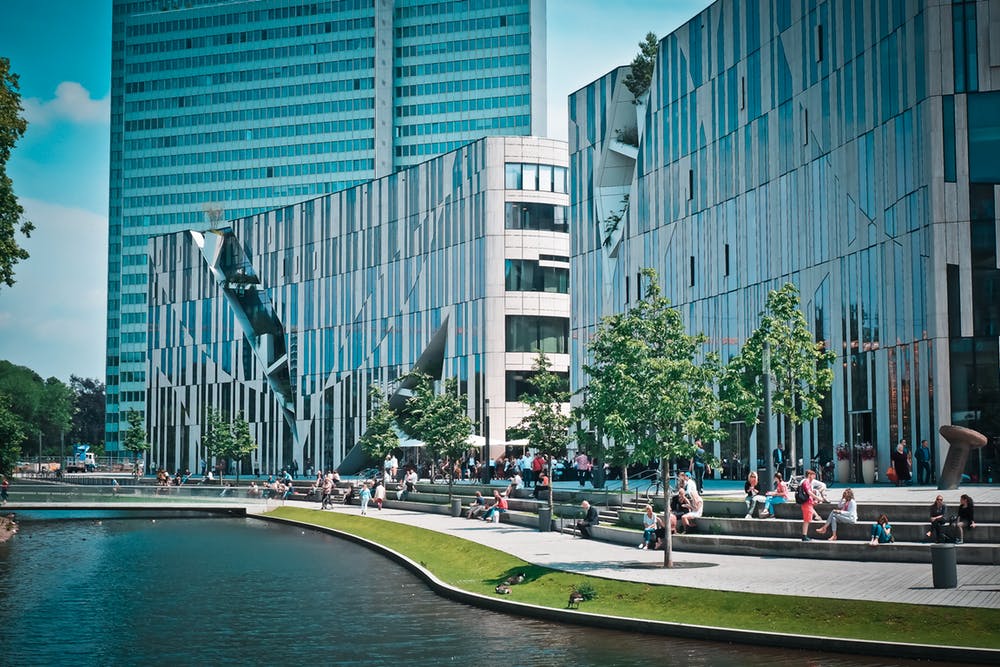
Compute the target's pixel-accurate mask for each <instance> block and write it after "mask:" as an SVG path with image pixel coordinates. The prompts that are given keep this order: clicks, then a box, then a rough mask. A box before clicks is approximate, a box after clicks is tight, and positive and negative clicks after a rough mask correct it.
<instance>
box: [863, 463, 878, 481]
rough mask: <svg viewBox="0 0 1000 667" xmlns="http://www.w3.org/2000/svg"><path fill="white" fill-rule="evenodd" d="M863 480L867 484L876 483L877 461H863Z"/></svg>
mask: <svg viewBox="0 0 1000 667" xmlns="http://www.w3.org/2000/svg"><path fill="white" fill-rule="evenodd" d="M861 478H862V479H863V480H864V482H865V484H874V483H875V459H862V460H861Z"/></svg>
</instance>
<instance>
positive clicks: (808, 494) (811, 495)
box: [795, 470, 823, 542]
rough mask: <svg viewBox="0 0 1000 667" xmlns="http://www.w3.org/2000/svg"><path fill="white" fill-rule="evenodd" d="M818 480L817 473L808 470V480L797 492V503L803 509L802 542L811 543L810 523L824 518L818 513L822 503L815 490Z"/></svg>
mask: <svg viewBox="0 0 1000 667" xmlns="http://www.w3.org/2000/svg"><path fill="white" fill-rule="evenodd" d="M815 479H816V472H815V471H813V470H806V478H805V479H803V480H802V481H801V482H800V483H799V488H798V489H796V491H795V502H797V503H798V504H799V506H801V508H802V541H803V542H809V541H811V540H812V538H811V537H809V523H810V522H811V521H822V520H823V517H821V516H820V515H819V513H818V512H817V511H816V503H818V502H822V498H820V497H819V495H817V493H816V492H815V491H814V490H813V480H815Z"/></svg>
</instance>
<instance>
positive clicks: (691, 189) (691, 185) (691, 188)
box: [688, 169, 694, 200]
mask: <svg viewBox="0 0 1000 667" xmlns="http://www.w3.org/2000/svg"><path fill="white" fill-rule="evenodd" d="M688 199H689V200H690V199H694V169H688Z"/></svg>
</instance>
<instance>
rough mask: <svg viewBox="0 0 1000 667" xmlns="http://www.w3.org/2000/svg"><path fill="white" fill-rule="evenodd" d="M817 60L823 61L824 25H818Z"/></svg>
mask: <svg viewBox="0 0 1000 667" xmlns="http://www.w3.org/2000/svg"><path fill="white" fill-rule="evenodd" d="M816 62H818V63H821V62H823V26H822V25H818V26H816Z"/></svg>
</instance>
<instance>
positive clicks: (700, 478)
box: [688, 438, 706, 493]
mask: <svg viewBox="0 0 1000 667" xmlns="http://www.w3.org/2000/svg"><path fill="white" fill-rule="evenodd" d="M694 447H695V449H694V456H692V457H691V463H689V464H688V472H691V473H694V483H695V486H696V487H697V489H698V493H704V492H705V456H706V454H705V448H704V446H702V444H701V438H696V439H695V441H694Z"/></svg>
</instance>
